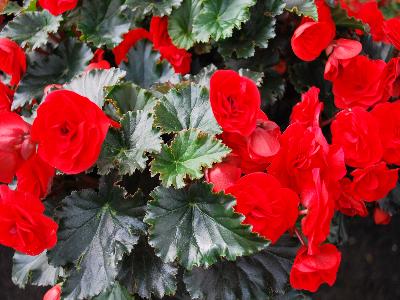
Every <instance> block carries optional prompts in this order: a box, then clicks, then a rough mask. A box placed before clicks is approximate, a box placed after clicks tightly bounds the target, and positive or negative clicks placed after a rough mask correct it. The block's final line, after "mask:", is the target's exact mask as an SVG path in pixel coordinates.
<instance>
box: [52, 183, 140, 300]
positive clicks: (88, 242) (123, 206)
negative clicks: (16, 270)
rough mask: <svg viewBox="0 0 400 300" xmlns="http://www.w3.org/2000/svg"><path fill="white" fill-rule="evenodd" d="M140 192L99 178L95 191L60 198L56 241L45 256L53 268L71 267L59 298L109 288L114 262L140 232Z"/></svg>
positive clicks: (81, 296)
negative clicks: (61, 295)
mask: <svg viewBox="0 0 400 300" xmlns="http://www.w3.org/2000/svg"><path fill="white" fill-rule="evenodd" d="M144 203H145V201H144V199H143V195H142V193H141V192H137V193H136V194H135V195H134V196H133V197H132V196H127V193H126V191H125V190H124V189H122V188H121V187H119V186H116V185H115V183H114V180H113V177H112V176H110V177H103V178H102V179H101V182H100V187H99V192H96V191H94V190H92V189H88V190H81V191H78V192H73V193H72V194H71V195H70V196H68V197H66V198H65V199H64V200H63V210H62V211H61V213H60V215H59V217H60V228H59V231H58V243H57V245H56V246H55V247H54V248H53V249H52V250H51V252H49V257H50V258H51V262H52V263H54V264H56V265H66V264H67V263H74V264H75V268H74V269H72V271H71V273H70V277H69V278H68V279H67V280H66V282H65V283H64V285H63V288H62V290H63V295H64V297H65V299H86V298H89V297H93V296H95V295H98V294H99V293H101V292H103V291H105V290H106V289H107V288H109V287H111V286H112V285H113V284H114V281H115V277H116V276H117V273H118V262H119V261H120V260H121V259H122V257H123V255H124V254H126V253H129V252H130V251H131V250H132V248H133V246H134V245H135V244H136V243H137V242H138V240H139V236H140V235H141V234H143V233H144V231H145V229H146V226H145V224H144V223H143V222H142V216H143V213H144V207H143V205H144Z"/></svg>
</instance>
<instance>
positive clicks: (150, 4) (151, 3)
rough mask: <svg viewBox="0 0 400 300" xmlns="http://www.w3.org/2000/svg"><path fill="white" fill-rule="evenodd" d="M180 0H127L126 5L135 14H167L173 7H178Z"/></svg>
mask: <svg viewBox="0 0 400 300" xmlns="http://www.w3.org/2000/svg"><path fill="white" fill-rule="evenodd" d="M181 2H182V0H127V5H128V6H129V7H130V8H132V10H133V11H134V12H135V13H137V14H142V15H147V14H149V13H152V14H153V15H155V16H164V15H169V14H170V13H171V11H172V9H173V8H177V7H179V5H180V4H181Z"/></svg>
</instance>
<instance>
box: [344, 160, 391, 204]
mask: <svg viewBox="0 0 400 300" xmlns="http://www.w3.org/2000/svg"><path fill="white" fill-rule="evenodd" d="M351 175H352V176H353V177H354V178H353V185H354V193H355V194H356V195H358V196H359V197H361V199H363V200H364V201H368V202H372V201H376V200H379V199H381V198H384V197H386V195H387V194H388V193H389V192H390V191H391V190H392V189H394V188H395V186H396V183H397V179H398V169H392V170H389V169H388V167H387V166H386V164H385V163H384V162H380V163H378V164H375V165H371V166H368V167H366V168H364V169H356V170H354V171H353V172H351Z"/></svg>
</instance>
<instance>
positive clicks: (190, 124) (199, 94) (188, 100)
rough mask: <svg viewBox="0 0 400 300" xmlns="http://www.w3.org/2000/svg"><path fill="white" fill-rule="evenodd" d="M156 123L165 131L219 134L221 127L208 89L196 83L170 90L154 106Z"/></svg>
mask: <svg viewBox="0 0 400 300" xmlns="http://www.w3.org/2000/svg"><path fill="white" fill-rule="evenodd" d="M154 115H155V125H156V126H158V127H160V128H161V130H162V131H163V132H178V131H181V130H184V129H198V130H200V131H203V132H206V133H210V134H218V133H221V129H220V127H219V126H218V123H217V121H216V120H215V117H214V114H213V112H212V109H211V105H210V100H209V94H208V90H207V89H206V88H205V87H201V86H198V85H195V84H189V85H184V86H183V87H181V88H176V89H172V90H170V91H169V92H168V93H167V94H166V95H165V96H164V98H163V99H162V100H161V101H160V102H159V103H157V105H156V107H155V108H154Z"/></svg>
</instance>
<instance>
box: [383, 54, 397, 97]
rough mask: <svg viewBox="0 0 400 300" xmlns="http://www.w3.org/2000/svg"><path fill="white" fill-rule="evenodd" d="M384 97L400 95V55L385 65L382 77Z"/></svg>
mask: <svg viewBox="0 0 400 300" xmlns="http://www.w3.org/2000/svg"><path fill="white" fill-rule="evenodd" d="M381 89H383V90H384V96H383V99H389V98H390V97H398V96H400V57H394V58H392V59H391V60H390V61H389V62H388V63H387V64H386V66H385V69H384V70H383V73H382V78H381Z"/></svg>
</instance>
